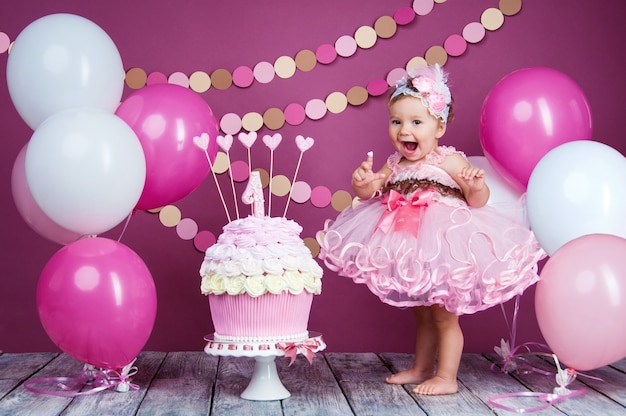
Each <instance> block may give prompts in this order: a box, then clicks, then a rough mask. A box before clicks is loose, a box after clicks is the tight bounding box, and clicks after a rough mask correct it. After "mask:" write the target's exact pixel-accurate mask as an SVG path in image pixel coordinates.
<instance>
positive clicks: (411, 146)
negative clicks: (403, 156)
mask: <svg viewBox="0 0 626 416" xmlns="http://www.w3.org/2000/svg"><path fill="white" fill-rule="evenodd" d="M402 146H404V148H405V149H406V150H408V151H410V152H413V151H415V149H417V143H415V142H402Z"/></svg>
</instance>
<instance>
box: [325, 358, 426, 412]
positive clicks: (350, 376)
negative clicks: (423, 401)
mask: <svg viewBox="0 0 626 416" xmlns="http://www.w3.org/2000/svg"><path fill="white" fill-rule="evenodd" d="M326 360H327V361H328V363H329V365H330V368H331V370H332V371H333V373H334V374H335V377H336V378H337V380H338V381H339V385H340V386H341V389H342V390H343V392H344V394H345V395H346V397H347V399H348V402H349V403H350V406H351V408H352V411H353V412H354V414H356V415H425V414H426V413H425V412H424V411H423V410H422V409H421V408H420V407H419V406H418V405H417V403H416V402H415V401H414V400H413V399H412V398H411V396H410V395H408V394H407V392H406V391H405V390H404V389H403V388H402V386H398V385H391V384H387V383H385V378H386V377H387V376H389V375H390V374H391V372H390V371H389V369H388V368H387V367H386V366H385V365H384V363H383V362H382V361H381V360H380V358H379V357H378V356H376V355H375V354H372V353H359V354H340V353H327V354H326Z"/></svg>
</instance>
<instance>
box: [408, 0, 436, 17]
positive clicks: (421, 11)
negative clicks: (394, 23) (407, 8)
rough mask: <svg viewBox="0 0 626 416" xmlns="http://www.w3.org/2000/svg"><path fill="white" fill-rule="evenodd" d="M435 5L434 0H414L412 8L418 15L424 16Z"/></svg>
mask: <svg viewBox="0 0 626 416" xmlns="http://www.w3.org/2000/svg"><path fill="white" fill-rule="evenodd" d="M433 7H435V2H434V0H414V1H413V10H414V11H415V13H416V14H418V15H420V16H426V15H427V14H428V13H430V12H431V11H432V10H433Z"/></svg>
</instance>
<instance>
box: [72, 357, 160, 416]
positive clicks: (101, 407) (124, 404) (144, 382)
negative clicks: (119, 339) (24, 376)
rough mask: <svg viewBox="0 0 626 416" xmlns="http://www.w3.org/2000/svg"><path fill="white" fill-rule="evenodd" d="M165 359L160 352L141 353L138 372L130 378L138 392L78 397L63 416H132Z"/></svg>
mask: <svg viewBox="0 0 626 416" xmlns="http://www.w3.org/2000/svg"><path fill="white" fill-rule="evenodd" d="M164 358H165V353H162V352H142V353H140V354H139V356H138V357H137V361H135V366H136V367H137V369H138V371H137V374H136V375H134V376H133V377H132V383H133V384H137V385H138V386H139V389H138V390H133V389H131V390H130V391H128V392H126V393H120V392H117V391H115V389H113V388H112V389H109V390H104V391H100V392H97V393H94V394H90V395H85V396H78V397H76V398H75V399H74V400H73V401H72V403H71V404H70V405H69V406H68V409H67V410H66V411H65V412H64V413H63V416H82V415H96V414H97V415H116V416H118V415H119V416H123V415H134V414H135V413H136V412H137V409H138V408H139V406H140V405H141V403H142V401H143V398H144V396H145V395H146V392H147V391H148V388H149V387H150V382H151V381H152V378H153V377H154V375H155V374H156V372H157V370H158V369H159V366H160V365H161V363H162V362H163V359H164Z"/></svg>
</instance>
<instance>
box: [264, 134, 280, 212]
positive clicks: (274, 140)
mask: <svg viewBox="0 0 626 416" xmlns="http://www.w3.org/2000/svg"><path fill="white" fill-rule="evenodd" d="M282 140H283V136H282V135H281V134H280V133H274V134H273V135H272V136H270V135H269V134H266V135H265V136H263V143H265V145H266V146H267V147H269V148H270V184H269V192H268V195H267V215H269V216H271V215H272V178H273V177H274V150H276V148H277V147H278V145H279V144H280V142H281V141H282Z"/></svg>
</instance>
